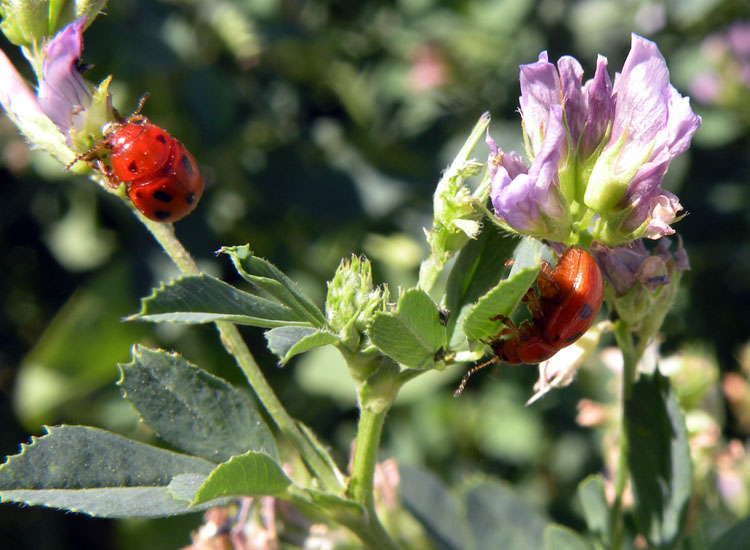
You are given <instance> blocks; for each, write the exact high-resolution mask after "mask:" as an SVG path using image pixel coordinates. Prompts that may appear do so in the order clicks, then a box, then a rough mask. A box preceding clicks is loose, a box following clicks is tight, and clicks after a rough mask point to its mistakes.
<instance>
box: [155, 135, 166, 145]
mask: <svg viewBox="0 0 750 550" xmlns="http://www.w3.org/2000/svg"><path fill="white" fill-rule="evenodd" d="M155 139H156V141H160V142H162V143H166V142H167V136H165V135H164V134H159V135H157V136H156V138H155Z"/></svg>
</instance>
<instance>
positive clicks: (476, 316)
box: [463, 239, 540, 340]
mask: <svg viewBox="0 0 750 550" xmlns="http://www.w3.org/2000/svg"><path fill="white" fill-rule="evenodd" d="M523 242H524V243H526V246H524V247H520V249H519V251H518V255H517V257H516V259H515V263H514V264H513V269H512V270H511V272H510V274H509V275H508V278H507V279H504V280H502V281H500V282H499V283H498V284H497V285H496V286H495V287H494V288H492V289H491V290H489V291H488V292H487V293H486V294H484V295H483V296H481V297H480V298H479V299H478V300H477V301H476V303H475V304H474V305H473V306H472V307H471V308H470V309H469V311H468V313H467V314H466V319H465V320H464V323H463V330H464V332H465V333H466V336H467V337H468V338H469V339H470V340H479V339H483V338H491V337H493V336H495V335H496V334H497V332H498V331H499V329H500V327H501V326H502V324H501V323H500V322H499V321H492V320H491V318H492V317H494V316H495V315H500V314H502V315H506V316H510V314H511V313H512V312H513V311H514V310H515V309H516V306H518V304H519V303H520V302H521V299H522V298H523V296H524V294H526V291H527V290H528V289H529V287H531V285H532V284H533V283H534V281H535V280H536V277H537V274H538V273H539V268H540V262H539V256H538V254H539V252H538V249H537V248H536V246H535V245H533V244H532V241H531V240H530V239H527V240H525V241H523Z"/></svg>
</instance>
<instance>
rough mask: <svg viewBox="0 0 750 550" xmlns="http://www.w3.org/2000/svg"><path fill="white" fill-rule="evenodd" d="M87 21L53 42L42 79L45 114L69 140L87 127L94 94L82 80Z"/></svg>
mask: <svg viewBox="0 0 750 550" xmlns="http://www.w3.org/2000/svg"><path fill="white" fill-rule="evenodd" d="M85 24H86V17H79V18H78V19H76V20H75V21H73V22H72V23H71V24H70V25H68V26H67V27H65V28H64V29H63V30H62V31H60V32H59V33H57V34H56V35H55V37H54V38H52V40H50V41H49V42H48V43H47V44H46V46H45V49H44V62H43V64H42V79H41V81H40V82H39V88H38V90H37V97H38V98H39V104H40V106H41V108H42V110H43V111H44V112H45V113H46V114H47V116H48V117H49V118H50V120H52V122H54V123H55V126H57V127H58V129H59V130H60V131H61V132H62V133H63V135H65V136H66V140H67V142H68V145H70V146H71V147H72V139H71V130H74V131H75V130H80V129H82V128H84V127H85V126H86V121H87V117H86V111H87V109H88V108H89V107H90V105H91V99H92V95H91V91H90V89H89V86H88V84H87V83H86V81H85V80H84V79H83V77H82V76H81V66H80V60H81V51H82V49H83V28H84V26H85Z"/></svg>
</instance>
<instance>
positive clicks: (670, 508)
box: [625, 371, 693, 548]
mask: <svg viewBox="0 0 750 550" xmlns="http://www.w3.org/2000/svg"><path fill="white" fill-rule="evenodd" d="M625 428H626V432H627V437H628V466H629V467H630V472H631V476H632V485H633V496H634V497H635V519H636V522H637V524H638V530H639V531H640V532H641V533H642V534H643V535H644V536H645V537H646V539H647V540H648V542H649V544H651V545H652V546H654V547H656V548H674V547H675V545H676V544H677V542H678V541H679V538H680V536H681V535H682V534H683V530H684V528H685V522H686V521H687V512H688V505H689V503H690V495H691V490H692V482H693V473H692V466H691V462H690V450H689V448H688V437H687V429H686V428H685V418H684V416H683V414H682V412H681V411H680V407H679V405H678V403H677V400H676V399H675V396H674V393H673V392H672V389H671V388H670V385H669V379H667V378H665V377H664V376H662V375H661V374H660V373H659V372H658V371H657V372H656V373H654V374H653V375H643V376H641V378H640V380H639V381H638V382H637V383H636V384H635V386H634V387H633V396H632V398H631V399H629V400H627V401H626V402H625Z"/></svg>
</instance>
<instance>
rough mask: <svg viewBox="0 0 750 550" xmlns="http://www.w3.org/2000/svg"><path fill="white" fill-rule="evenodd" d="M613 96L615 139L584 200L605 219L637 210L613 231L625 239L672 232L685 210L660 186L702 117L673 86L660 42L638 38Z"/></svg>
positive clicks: (599, 163) (599, 162) (603, 155)
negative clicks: (671, 163) (638, 232)
mask: <svg viewBox="0 0 750 550" xmlns="http://www.w3.org/2000/svg"><path fill="white" fill-rule="evenodd" d="M612 95H613V97H614V99H615V108H614V114H613V118H612V127H611V133H610V138H609V141H608V143H607V145H606V146H605V147H604V149H603V151H602V153H601V155H600V156H599V158H598V159H597V161H596V164H595V165H594V167H593V170H592V173H591V176H590V178H589V181H588V184H587V187H586V192H585V195H584V202H585V204H586V205H587V206H588V207H590V208H592V209H593V210H595V211H597V212H599V213H600V214H603V215H605V216H606V215H607V214H611V213H613V212H615V211H618V212H622V211H624V210H626V209H628V208H632V209H633V210H632V213H630V215H629V216H628V217H627V219H626V220H625V221H624V223H622V225H621V227H614V228H610V230H611V231H616V232H618V233H619V234H620V236H621V237H623V238H624V237H625V236H626V235H627V234H628V233H633V232H636V231H637V230H640V231H645V233H643V235H644V236H647V237H649V238H659V237H660V236H662V235H666V234H671V233H673V232H674V231H673V230H672V229H671V228H670V227H669V223H671V222H672V221H673V220H674V218H675V215H676V213H677V211H679V210H680V209H681V206H680V204H679V201H678V200H677V198H676V197H675V196H674V195H671V194H669V193H667V192H665V191H663V190H662V189H661V188H660V185H661V181H662V178H663V177H664V174H665V173H666V171H667V168H668V167H669V163H670V162H671V161H672V160H673V159H674V158H675V157H677V156H678V155H680V154H682V153H683V152H685V151H686V150H687V149H688V147H689V146H690V141H691V139H692V137H693V134H694V133H695V132H696V130H697V129H698V127H699V126H700V117H698V116H697V115H696V114H695V113H693V111H692V109H691V108H690V100H689V98H687V97H682V96H681V95H680V94H679V92H677V90H675V88H674V87H673V86H672V85H671V84H670V83H669V71H668V69H667V64H666V62H665V61H664V58H663V57H662V55H661V54H660V53H659V50H658V48H657V47H656V44H654V43H653V42H651V41H649V40H646V39H645V38H641V37H640V36H637V35H635V34H634V35H633V36H632V45H631V49H630V53H629V54H628V57H627V59H626V60H625V65H624V66H623V69H622V73H620V74H618V75H617V76H616V77H615V83H614V86H613V88H612ZM620 221H622V220H620ZM610 234H611V233H610ZM610 240H611V239H610Z"/></svg>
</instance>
